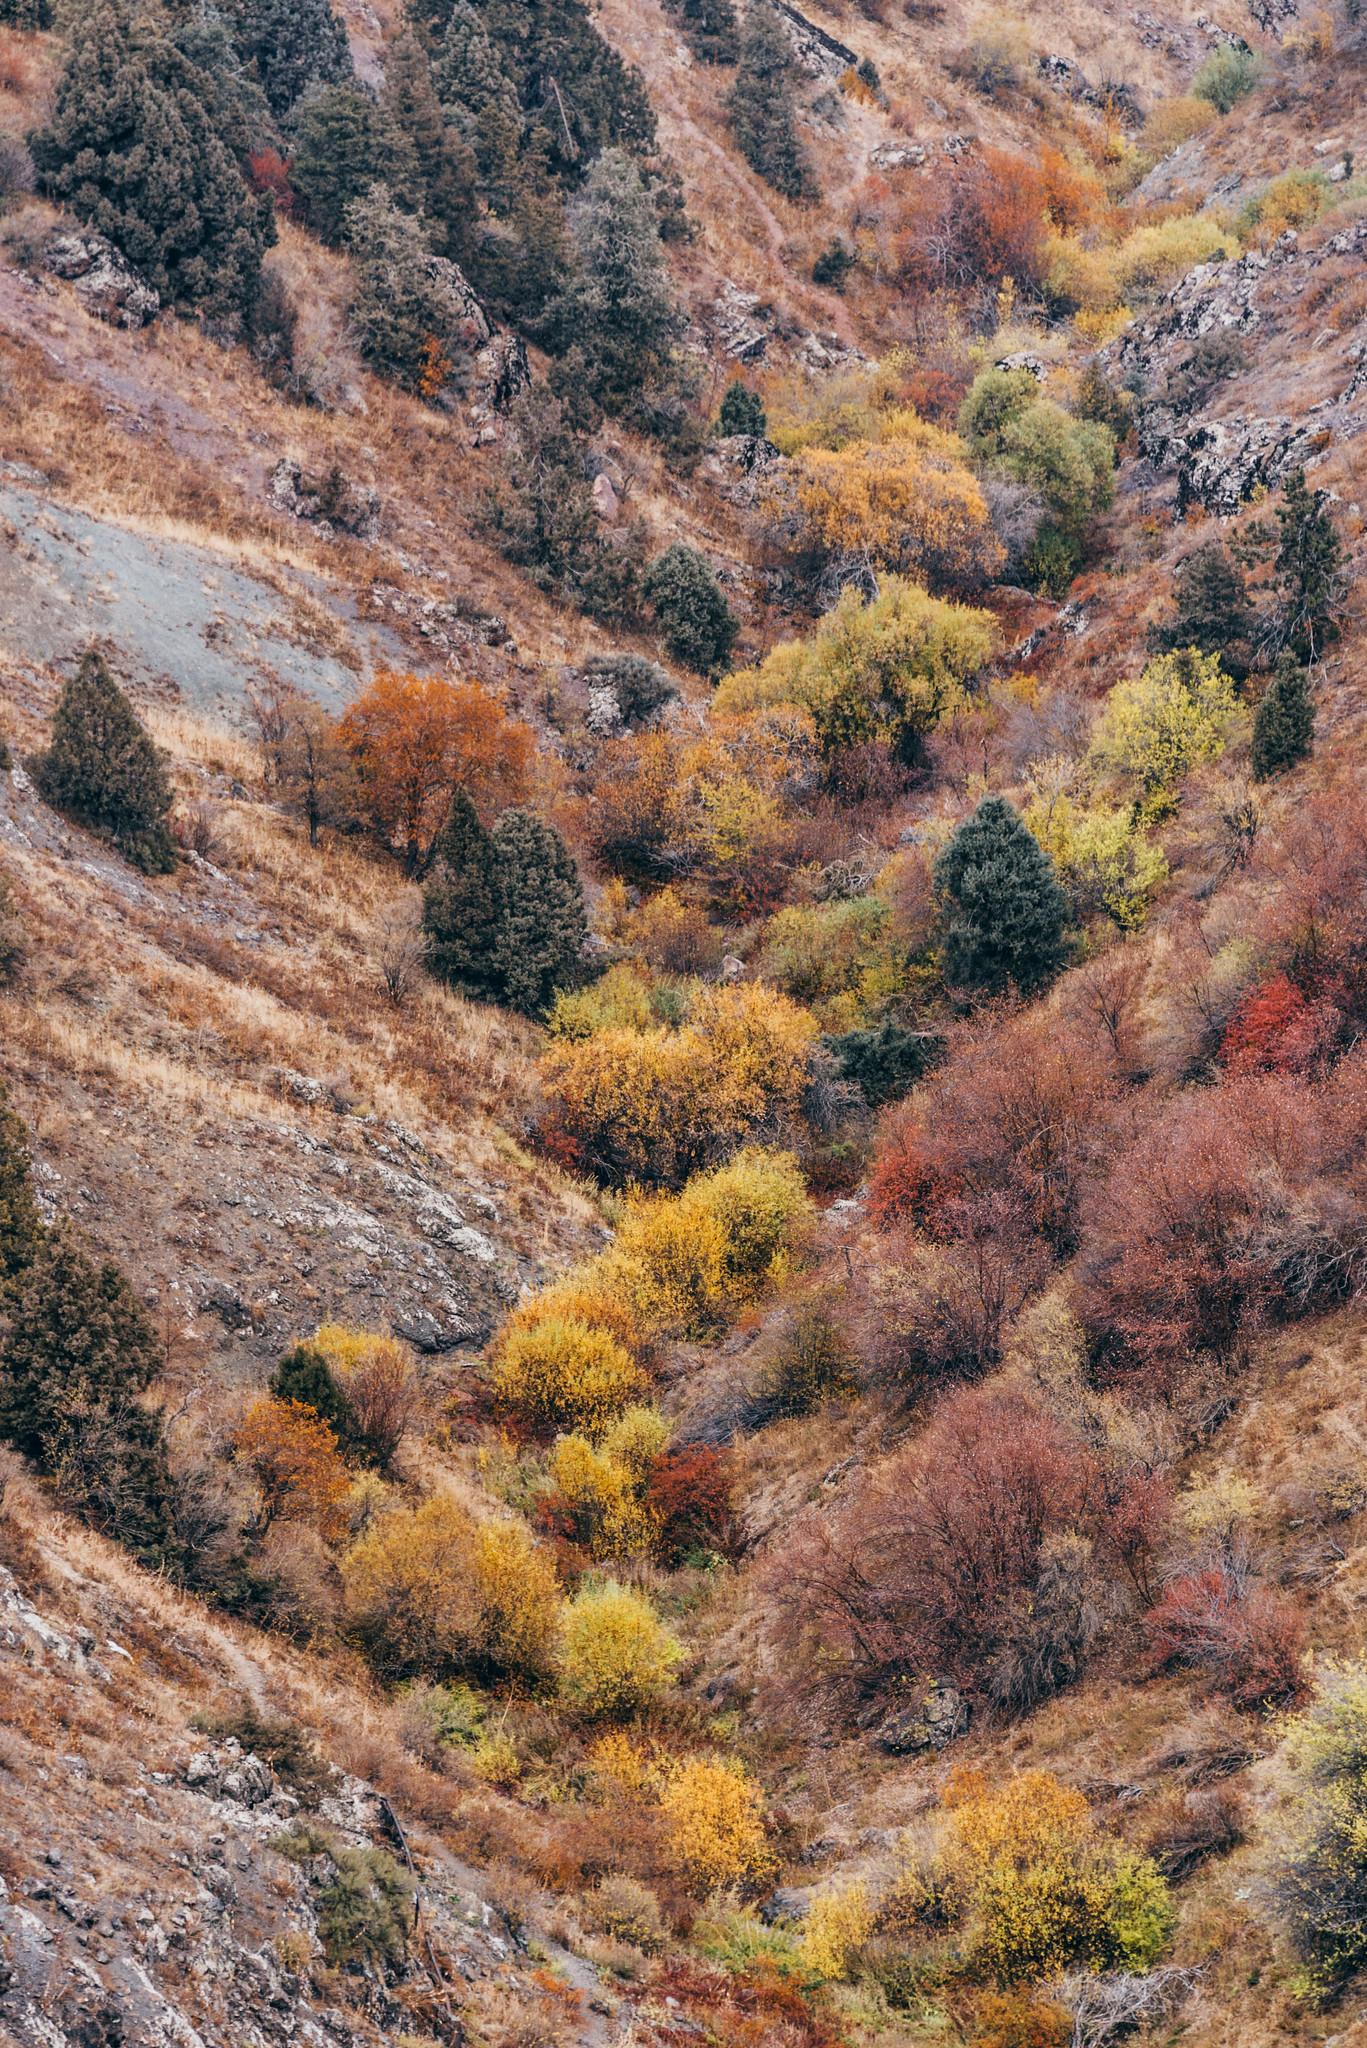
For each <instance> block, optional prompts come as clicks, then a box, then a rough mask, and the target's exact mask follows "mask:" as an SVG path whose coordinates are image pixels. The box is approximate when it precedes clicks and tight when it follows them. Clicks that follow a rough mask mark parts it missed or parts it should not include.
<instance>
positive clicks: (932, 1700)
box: [873, 1681, 969, 1756]
mask: <svg viewBox="0 0 1367 2048" xmlns="http://www.w3.org/2000/svg"><path fill="white" fill-rule="evenodd" d="M968 1722H969V1709H968V1702H967V1700H966V1699H965V1698H964V1696H963V1694H962V1693H961V1692H959V1691H958V1689H957V1688H956V1687H955V1686H952V1685H949V1684H947V1683H945V1682H944V1681H936V1682H935V1683H933V1684H932V1685H931V1686H930V1687H929V1688H928V1689H927V1691H926V1694H925V1697H924V1698H923V1699H919V1700H917V1701H915V1702H914V1703H913V1704H912V1705H911V1706H908V1707H899V1708H898V1709H896V1711H895V1712H893V1713H891V1714H889V1715H887V1717H886V1718H885V1719H884V1720H882V1721H881V1722H880V1723H879V1724H878V1726H877V1728H876V1729H875V1730H874V1738H873V1739H874V1741H875V1742H876V1743H877V1744H878V1747H879V1748H880V1749H881V1750H884V1751H886V1753H887V1754H888V1755H889V1756H920V1755H921V1754H922V1753H923V1752H924V1751H926V1750H928V1749H935V1750H938V1749H946V1748H948V1746H949V1744H950V1743H951V1742H954V1741H955V1740H957V1738H958V1737H959V1736H960V1735H966V1734H967V1733H968Z"/></svg>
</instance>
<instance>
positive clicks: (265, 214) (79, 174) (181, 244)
mask: <svg viewBox="0 0 1367 2048" xmlns="http://www.w3.org/2000/svg"><path fill="white" fill-rule="evenodd" d="M220 105H221V101H220V96H219V92H218V90H217V88H216V87H215V85H214V82H213V81H212V80H211V79H209V78H207V77H206V76H205V74H204V73H203V72H201V71H199V70H197V69H196V67H195V66H194V65H193V64H191V63H190V62H189V60H188V59H187V58H186V57H185V56H184V55H183V54H182V52H181V51H180V50H179V49H177V47H176V45H175V44H174V43H173V42H172V41H171V40H170V39H169V37H168V36H167V34H166V33H165V32H164V29H163V27H162V25H161V23H160V20H159V18H158V17H156V16H154V15H151V14H135V13H134V12H133V11H132V10H131V8H130V6H129V5H128V0H94V4H93V5H92V6H90V7H89V8H84V7H82V8H78V9H76V10H74V12H73V14H72V18H71V39H70V43H69V46H68V50H67V57H66V63H65V66H64V68H63V70H62V74H61V77H60V79H59V80H58V83H57V89H56V93H55V96H54V100H53V107H52V117H51V120H50V121H49V123H48V125H47V126H46V127H45V128H43V129H41V130H39V131H38V132H37V133H35V134H34V136H33V137H32V139H31V145H30V146H31V149H32V153H33V160H34V164H35V165H36V167H37V171H38V178H39V184H40V187H41V189H42V191H43V192H44V194H45V195H46V196H47V197H48V198H50V199H55V200H57V201H58V202H59V203H60V204H62V205H65V206H69V207H70V208H71V210H72V212H73V213H75V214H76V215H77V216H78V217H79V218H80V219H81V220H83V221H85V222H87V223H88V224H89V225H90V226H91V227H93V228H96V229H98V231H99V232H100V233H101V234H103V235H107V236H108V238H109V240H110V241H111V242H113V243H114V245H115V247H116V248H117V249H119V250H120V251H121V253H122V254H123V255H124V256H126V257H127V259H128V261H129V262H130V263H131V264H132V265H133V266H134V267H135V269H137V270H140V271H141V272H142V274H143V276H144V277H145V278H146V279H147V280H148V282H149V283H150V284H152V285H154V286H155V287H156V289H157V290H158V291H159V292H160V293H161V295H162V297H163V298H164V299H165V300H167V301H168V302H169V303H170V304H172V305H176V306H180V307H184V308H186V309H189V310H193V311H195V312H199V313H201V314H203V315H204V316H205V317H207V318H208V319H210V320H212V321H214V322H216V323H217V324H219V325H221V326H224V327H225V328H228V329H230V330H233V329H236V327H237V326H239V325H240V323H241V321H242V320H243V318H244V317H245V316H246V315H247V314H248V313H249V312H250V311H251V308H252V306H253V305H254V304H255V301H256V297H257V294H258V292H259V290H260V283H261V258H262V255H263V253H264V251H265V250H266V249H267V248H268V247H269V245H270V243H271V242H272V241H273V240H274V235H275V220H274V213H273V211H272V208H271V202H270V200H269V199H268V198H265V197H264V196H258V195H256V194H254V193H252V192H250V191H249V190H248V188H247V184H246V181H245V179H244V178H243V176H242V172H241V170H240V169H239V167H238V164H237V162H236V159H235V157H234V155H233V151H232V146H231V143H230V142H229V141H227V140H225V138H224V136H223V135H222V134H220V133H219V130H218V127H217V124H216V111H217V110H218V109H219V107H220Z"/></svg>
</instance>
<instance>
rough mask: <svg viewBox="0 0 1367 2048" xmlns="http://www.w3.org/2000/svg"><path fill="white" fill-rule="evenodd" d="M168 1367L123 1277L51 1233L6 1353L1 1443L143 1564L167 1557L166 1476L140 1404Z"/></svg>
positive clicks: (157, 1434)
mask: <svg viewBox="0 0 1367 2048" xmlns="http://www.w3.org/2000/svg"><path fill="white" fill-rule="evenodd" d="M160 1366H161V1357H160V1349H159V1346H158V1344H157V1338H156V1332H155V1331H154V1330H153V1328H152V1325H151V1323H150V1322H149V1321H148V1318H147V1316H146V1314H145V1312H144V1311H143V1309H142V1308H141V1306H140V1305H139V1303H138V1302H137V1301H136V1299H135V1298H134V1296H133V1293H132V1291H131V1289H130V1288H129V1285H128V1282H127V1280H126V1279H125V1278H124V1276H123V1274H122V1273H121V1272H120V1271H119V1268H118V1267H117V1266H116V1265H113V1264H112V1263H110V1262H109V1261H104V1262H103V1263H101V1264H98V1265H97V1264H96V1263H95V1262H94V1261H93V1260H92V1259H90V1258H88V1257H87V1256H86V1254H85V1253H84V1252H83V1251H82V1250H81V1248H80V1246H79V1245H78V1243H77V1242H76V1238H75V1236H74V1234H73V1232H72V1231H71V1230H70V1228H69V1227H66V1226H62V1227H59V1228H58V1229H55V1230H53V1231H50V1232H49V1233H48V1234H47V1236H46V1238H45V1239H44V1241H43V1243H42V1244H41V1246H40V1248H39V1250H38V1252H37V1255H36V1256H35V1257H34V1259H33V1260H32V1262H31V1264H30V1266H29V1268H28V1271H27V1274H26V1275H25V1279H24V1284H23V1287H22V1289H21V1290H20V1294H19V1299H18V1304H17V1306H16V1309H15V1313H14V1319H13V1322H12V1324H11V1326H10V1331H9V1336H8V1338H7V1339H6V1342H5V1346H4V1349H3V1351H2V1352H0V1436H3V1437H4V1438H6V1439H7V1441H8V1442H10V1443H12V1444H13V1445H14V1446H15V1448H16V1449H17V1450H20V1451H22V1452H23V1453H24V1455H25V1457H27V1458H30V1459H32V1461H33V1463H34V1464H35V1465H36V1466H37V1467H38V1470H39V1471H40V1472H41V1473H43V1474H44V1475H45V1476H47V1477H50V1478H53V1479H55V1480H56V1482H57V1485H58V1491H59V1493H60V1495H61V1498H62V1500H63V1501H64V1503H65V1504H66V1505H67V1506H69V1507H70V1508H72V1509H73V1510H74V1511H75V1512H77V1513H79V1514H82V1515H84V1516H85V1517H86V1518H87V1519H89V1520H90V1521H92V1522H94V1523H95V1524H96V1526H97V1527H99V1528H103V1529H107V1530H108V1531H110V1533H112V1534H115V1535H117V1536H118V1538H119V1541H120V1542H121V1543H123V1544H125V1545H126V1546H127V1548H129V1549H130V1550H132V1551H134V1552H136V1553H137V1554H138V1555H140V1556H143V1557H156V1556H159V1555H162V1554H164V1550H165V1546H166V1544H167V1542H168V1541H169V1533H170V1480H169V1476H168V1473H167V1469H166V1455H165V1446H164V1444H163V1441H162V1434H161V1426H160V1423H159V1421H158V1418H157V1417H156V1416H155V1415H154V1414H152V1413H150V1412H149V1411H148V1410H146V1409H145V1408H143V1407H142V1406H141V1405H140V1404H139V1401H138V1396H139V1395H140V1394H142V1393H144V1392H145V1391H146V1389H147V1388H148V1387H149V1386H150V1385H151V1382H152V1381H153V1379H154V1378H155V1377H156V1375H157V1373H158V1371H159V1370H160Z"/></svg>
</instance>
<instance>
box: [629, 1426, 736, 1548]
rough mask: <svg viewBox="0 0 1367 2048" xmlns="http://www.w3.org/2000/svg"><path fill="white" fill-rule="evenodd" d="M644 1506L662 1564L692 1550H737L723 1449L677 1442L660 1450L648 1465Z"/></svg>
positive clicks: (729, 1469) (726, 1458) (728, 1470)
mask: <svg viewBox="0 0 1367 2048" xmlns="http://www.w3.org/2000/svg"><path fill="white" fill-rule="evenodd" d="M646 1508H647V1511H648V1512H649V1513H650V1514H652V1515H653V1517H654V1518H655V1521H656V1524H657V1529H658V1533H657V1535H656V1538H655V1553H656V1556H657V1557H658V1558H659V1560H660V1562H661V1564H665V1565H677V1564H679V1563H681V1562H682V1560H683V1559H684V1558H685V1557H687V1556H688V1555H689V1553H690V1552H692V1551H700V1550H716V1551H720V1552H721V1553H722V1554H723V1555H727V1554H729V1553H730V1552H731V1551H733V1550H734V1549H735V1548H736V1540H737V1538H736V1523H735V1516H734V1513H733V1511H732V1505H731V1465H730V1460H729V1458H728V1457H727V1455H726V1453H725V1451H719V1450H714V1449H713V1448H712V1447H711V1446H710V1445H708V1444H681V1445H679V1446H677V1447H676V1448H675V1449H673V1450H668V1451H664V1452H662V1453H661V1455H660V1456H659V1457H658V1458H657V1459H656V1460H655V1463H654V1465H653V1466H652V1468H651V1473H650V1483H649V1486H648V1487H647V1489H646Z"/></svg>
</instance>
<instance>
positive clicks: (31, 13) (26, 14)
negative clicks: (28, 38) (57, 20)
mask: <svg viewBox="0 0 1367 2048" xmlns="http://www.w3.org/2000/svg"><path fill="white" fill-rule="evenodd" d="M0 22H3V23H4V24H5V26H6V27H7V28H23V29H40V28H51V27H52V4H51V0H0Z"/></svg>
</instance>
